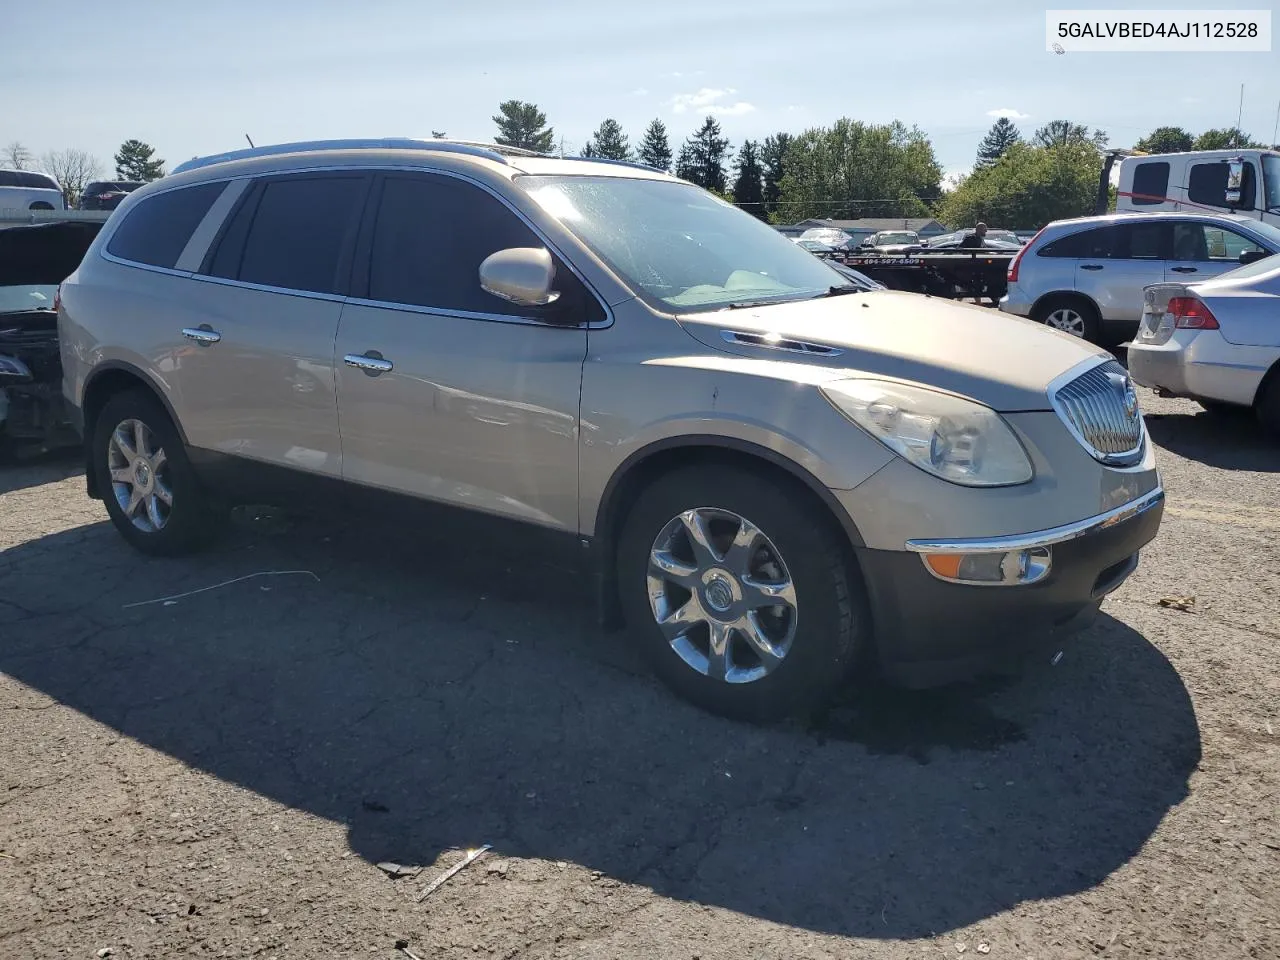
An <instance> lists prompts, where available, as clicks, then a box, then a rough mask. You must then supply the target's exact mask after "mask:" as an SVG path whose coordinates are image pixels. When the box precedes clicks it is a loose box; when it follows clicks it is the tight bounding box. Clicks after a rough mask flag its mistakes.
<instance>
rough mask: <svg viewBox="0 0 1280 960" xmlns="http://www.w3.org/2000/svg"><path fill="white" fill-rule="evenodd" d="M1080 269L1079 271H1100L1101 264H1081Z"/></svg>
mask: <svg viewBox="0 0 1280 960" xmlns="http://www.w3.org/2000/svg"><path fill="white" fill-rule="evenodd" d="M1080 269H1081V270H1101V269H1102V264H1100V263H1082V264H1080Z"/></svg>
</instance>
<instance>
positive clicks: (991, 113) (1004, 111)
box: [987, 107, 1031, 120]
mask: <svg viewBox="0 0 1280 960" xmlns="http://www.w3.org/2000/svg"><path fill="white" fill-rule="evenodd" d="M987 116H988V117H995V118H996V119H1000V118H1001V117H1003V118H1004V119H1006V120H1026V119H1027V118H1028V117H1029V116H1031V114H1029V113H1020V112H1018V111H1017V110H1014V109H1013V108H1012V107H999V108H997V109H995V110H988V111H987Z"/></svg>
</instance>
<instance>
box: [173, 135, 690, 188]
mask: <svg viewBox="0 0 1280 960" xmlns="http://www.w3.org/2000/svg"><path fill="white" fill-rule="evenodd" d="M357 152H358V153H361V154H363V159H369V158H370V157H371V156H373V155H374V154H375V153H377V154H388V153H390V154H395V155H396V156H397V157H398V158H400V159H403V158H404V156H405V154H419V155H422V156H423V158H424V159H425V157H426V155H433V156H432V159H438V158H439V157H441V156H444V155H448V156H450V157H453V158H456V159H459V160H466V159H474V160H478V161H486V162H489V163H492V164H498V165H502V166H506V167H511V168H514V169H516V170H518V171H519V172H522V173H547V174H550V173H559V174H564V173H576V174H586V173H594V174H598V175H610V174H612V175H615V176H617V175H618V168H619V167H624V168H627V169H628V170H630V171H632V172H633V173H632V175H636V174H645V175H649V176H653V177H662V178H667V177H668V176H669V175H668V174H667V173H666V172H665V171H661V170H655V169H654V168H652V167H647V166H644V165H643V164H639V163H630V162H628V161H625V160H603V159H599V158H590V159H588V158H585V157H555V156H551V155H549V154H541V153H537V152H535V151H533V150H524V149H521V148H519V147H508V146H504V145H502V144H496V143H478V142H475V141H471V140H443V139H430V140H419V139H412V138H406V137H384V138H370V139H343V140H299V141H295V142H291V143H277V144H266V145H263V146H261V147H250V148H248V149H242V150H229V151H227V152H226V153H219V154H213V155H211V156H208V157H192V158H191V159H190V160H187V161H185V162H183V163H180V164H178V165H177V166H176V167H174V168H173V172H172V174H170V175H171V176H174V175H177V174H182V173H187V172H188V171H191V170H199V169H205V168H208V167H213V166H220V165H221V164H227V163H238V162H242V161H252V160H259V161H264V162H263V163H260V164H258V165H257V166H258V167H261V166H265V165H268V162H269V159H270V158H276V159H277V160H278V162H279V163H281V165H283V166H286V167H289V166H299V165H302V164H301V163H299V162H297V161H301V162H302V163H305V162H307V161H309V160H313V159H314V157H315V155H316V154H327V155H342V154H347V155H350V154H353V153H357ZM285 158H288V160H286V159H285ZM349 162H350V163H351V164H352V165H357V164H358V163H359V162H360V161H359V160H358V159H354V160H351V161H349ZM593 168H594V169H593Z"/></svg>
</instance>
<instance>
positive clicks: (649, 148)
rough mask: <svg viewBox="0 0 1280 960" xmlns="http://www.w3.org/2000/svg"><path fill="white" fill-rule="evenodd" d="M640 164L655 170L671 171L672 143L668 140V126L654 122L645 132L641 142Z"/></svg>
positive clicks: (660, 122) (658, 121)
mask: <svg viewBox="0 0 1280 960" xmlns="http://www.w3.org/2000/svg"><path fill="white" fill-rule="evenodd" d="M640 162H641V163H643V164H644V165H645V166H647V167H653V168H654V169H655V170H670V169H671V141H670V140H668V139H667V126H666V124H664V123H663V122H662V121H661V120H654V121H653V122H652V123H651V124H649V126H648V127H646V128H645V131H644V140H642V141H641V142H640Z"/></svg>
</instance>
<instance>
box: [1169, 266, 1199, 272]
mask: <svg viewBox="0 0 1280 960" xmlns="http://www.w3.org/2000/svg"><path fill="white" fill-rule="evenodd" d="M1169 269H1170V270H1172V271H1173V272H1174V273H1198V272H1199V271H1198V270H1196V268H1195V267H1170V268H1169Z"/></svg>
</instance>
